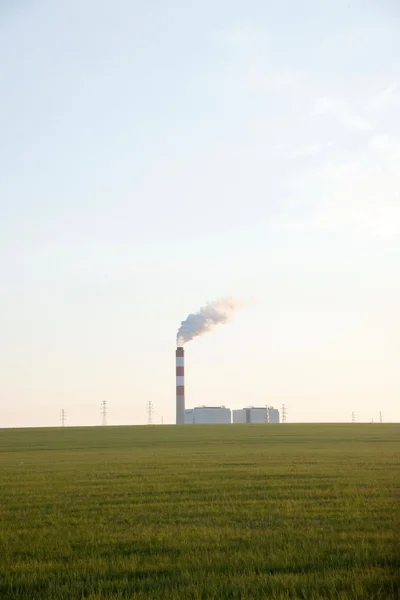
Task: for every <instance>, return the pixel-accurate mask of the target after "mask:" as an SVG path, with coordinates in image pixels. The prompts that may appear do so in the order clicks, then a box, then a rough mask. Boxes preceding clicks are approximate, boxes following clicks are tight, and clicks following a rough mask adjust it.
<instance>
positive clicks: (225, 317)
mask: <svg viewBox="0 0 400 600" xmlns="http://www.w3.org/2000/svg"><path fill="white" fill-rule="evenodd" d="M239 306H240V303H239V302H237V301H235V300H234V299H233V298H222V299H221V300H216V301H215V302H210V303H209V304H206V305H205V306H202V307H201V308H200V310H199V311H198V312H197V313H191V314H190V315H188V316H187V317H186V319H185V320H184V321H182V323H181V326H180V327H179V330H178V333H177V335H176V344H177V346H183V344H185V342H189V341H190V340H192V339H193V338H195V337H197V336H198V335H203V333H207V332H208V331H211V330H212V329H214V327H215V326H216V325H219V324H220V323H221V324H223V323H227V322H228V321H229V317H230V316H231V314H232V313H233V311H234V310H235V309H236V308H239Z"/></svg>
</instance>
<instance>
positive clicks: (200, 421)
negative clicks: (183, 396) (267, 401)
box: [184, 406, 279, 425]
mask: <svg viewBox="0 0 400 600" xmlns="http://www.w3.org/2000/svg"><path fill="white" fill-rule="evenodd" d="M184 423H185V425H191V424H197V425H206V424H218V423H219V424H222V423H279V410H277V409H276V408H273V407H272V406H261V407H258V406H249V407H247V408H240V409H238V410H232V411H231V409H230V408H226V407H225V406H196V408H188V409H186V410H185V420H184Z"/></svg>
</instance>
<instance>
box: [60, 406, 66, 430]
mask: <svg viewBox="0 0 400 600" xmlns="http://www.w3.org/2000/svg"><path fill="white" fill-rule="evenodd" d="M60 419H61V427H65V421H66V420H67V413H66V412H65V410H64V409H63V408H62V409H61V412H60Z"/></svg>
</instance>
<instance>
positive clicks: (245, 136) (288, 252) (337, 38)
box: [0, 0, 400, 427]
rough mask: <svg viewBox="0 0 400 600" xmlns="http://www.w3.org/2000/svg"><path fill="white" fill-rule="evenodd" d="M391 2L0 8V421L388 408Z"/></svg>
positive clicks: (397, 80) (335, 415)
mask: <svg viewBox="0 0 400 600" xmlns="http://www.w3.org/2000/svg"><path fill="white" fill-rule="evenodd" d="M399 33H400V5H399V3H398V2H397V0H360V1H356V0H325V1H324V2H320V0H307V1H305V2H298V1H297V0H282V1H281V2H274V1H270V0H246V2H244V1H243V0H240V1H239V0H203V1H202V2H198V1H194V0H169V1H168V2H166V1H161V0H148V1H147V2H132V0H113V2H106V1H104V0H103V1H100V2H99V1H98V0H85V1H82V0H68V2H54V1H52V0H15V1H13V2H5V1H3V2H0V73H1V78H0V427H16V426H21V427H25V426H58V425H59V424H60V411H61V409H64V410H65V411H66V415H67V425H70V426H73V425H98V424H100V423H101V414H100V405H101V402H102V401H103V400H106V401H107V406H108V423H109V424H116V425H117V424H144V423H146V422H147V413H146V407H147V403H148V402H149V401H151V402H152V403H153V409H154V412H153V421H154V422H155V423H160V422H161V420H162V419H163V421H164V423H173V422H174V420H175V341H176V333H177V330H178V328H179V326H180V323H181V321H183V320H184V319H185V318H186V316H187V315H188V314H189V313H191V312H195V311H196V310H198V309H199V308H200V307H201V306H202V305H204V304H205V303H206V302H208V301H214V300H217V299H219V298H221V297H226V296H233V297H235V298H239V299H241V301H243V303H244V306H243V307H242V308H241V309H240V310H238V311H237V312H236V313H235V315H234V316H233V318H232V320H231V322H230V323H229V324H226V325H221V326H219V327H218V328H216V329H215V330H214V331H213V332H210V333H208V334H207V335H205V336H203V337H199V338H196V339H194V340H192V341H190V342H188V343H187V345H186V363H185V366H186V382H185V383H186V405H187V407H193V406H197V405H202V404H207V405H220V404H223V405H226V406H228V407H230V408H232V409H233V408H242V407H244V406H249V405H256V406H257V405H258V406H263V405H265V404H268V405H272V406H276V407H278V408H280V407H281V406H282V404H285V406H286V410H287V417H288V421H290V422H310V421H351V418H352V413H353V412H354V413H355V418H356V420H357V421H360V422H361V421H371V420H372V419H374V421H378V420H379V413H380V412H382V415H383V420H384V421H400V173H399V164H400V35H399Z"/></svg>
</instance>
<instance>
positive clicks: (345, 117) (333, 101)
mask: <svg viewBox="0 0 400 600" xmlns="http://www.w3.org/2000/svg"><path fill="white" fill-rule="evenodd" d="M311 113H312V115H313V116H316V117H318V116H325V115H326V116H329V117H330V118H332V117H333V118H335V119H337V120H338V121H339V122H340V123H341V124H342V125H344V126H346V127H348V128H350V129H352V130H356V131H371V130H372V129H373V124H372V122H371V121H370V119H368V118H367V117H366V116H364V115H362V114H358V113H355V112H354V111H352V110H350V108H349V106H348V104H347V103H346V102H344V101H342V100H339V99H337V98H332V97H327V96H322V97H320V98H318V99H317V100H316V101H315V102H314V106H313V108H312V110H311Z"/></svg>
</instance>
